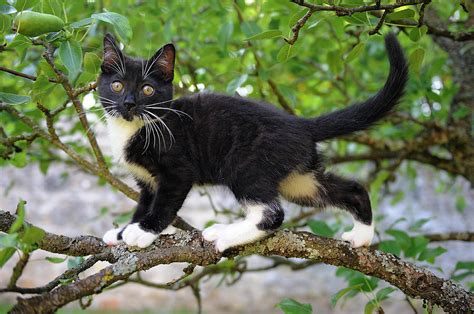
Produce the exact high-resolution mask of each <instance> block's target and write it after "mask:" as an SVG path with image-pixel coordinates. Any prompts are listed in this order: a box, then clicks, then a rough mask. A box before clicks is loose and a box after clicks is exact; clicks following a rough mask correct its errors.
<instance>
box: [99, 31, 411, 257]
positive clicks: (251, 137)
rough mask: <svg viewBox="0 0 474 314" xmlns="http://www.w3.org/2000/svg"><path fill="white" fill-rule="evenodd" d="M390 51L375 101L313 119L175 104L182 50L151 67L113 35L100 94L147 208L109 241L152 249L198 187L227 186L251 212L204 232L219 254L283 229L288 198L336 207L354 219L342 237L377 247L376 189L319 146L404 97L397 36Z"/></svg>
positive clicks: (195, 99)
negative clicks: (342, 169)
mask: <svg viewBox="0 0 474 314" xmlns="http://www.w3.org/2000/svg"><path fill="white" fill-rule="evenodd" d="M385 45H386V49H387V52H388V58H389V61H390V73H389V76H388V79H387V81H386V83H385V85H384V87H383V88H382V89H381V90H380V91H379V92H378V93H377V94H376V95H375V96H373V97H371V98H369V99H368V100H366V101H364V102H361V103H358V104H355V105H352V106H350V107H348V108H345V109H342V110H337V111H334V112H332V113H329V114H326V115H323V116H320V117H317V118H312V119H304V118H300V117H296V116H292V115H289V114H287V113H285V112H283V111H281V110H278V109H277V108H275V107H274V106H271V105H267V104H264V103H262V102H258V101H255V100H251V99H246V98H241V97H235V96H228V95H220V94H214V93H199V94H196V95H193V96H187V97H182V98H178V99H173V87H172V81H173V76H174V60H175V48H174V46H173V45H172V44H167V45H165V46H163V47H162V48H161V49H159V50H158V51H157V52H156V54H155V55H154V56H153V57H152V58H151V59H149V60H142V59H134V58H131V57H128V56H124V55H123V54H122V52H121V51H120V49H119V48H118V47H117V45H116V43H115V40H114V38H113V37H112V36H111V35H109V34H108V35H106V36H105V38H104V60H103V64H102V66H101V68H102V74H101V75H100V77H99V84H98V90H99V94H100V99H101V102H102V105H103V107H104V108H105V110H106V112H107V114H108V119H107V124H108V129H109V131H110V140H111V144H112V146H113V152H114V156H115V158H116V159H117V160H118V162H120V163H121V164H123V165H124V166H125V167H126V168H127V169H128V170H129V171H130V172H131V174H133V176H134V177H135V179H136V181H137V183H138V185H139V187H140V189H141V194H140V201H139V203H138V207H137V209H136V211H135V213H134V215H133V218H132V221H131V222H130V223H129V224H128V225H127V226H126V227H125V228H118V229H113V230H110V231H108V232H107V233H106V234H105V235H104V237H103V240H104V241H105V242H106V243H108V244H111V245H113V244H115V243H117V242H118V241H120V240H122V239H123V241H125V243H126V244H127V245H130V246H138V247H141V248H144V247H147V246H149V245H150V244H151V243H152V242H153V241H154V240H155V239H156V238H157V237H158V234H159V233H160V232H161V231H163V229H165V228H166V227H167V226H168V225H169V224H170V223H171V222H172V221H173V220H174V218H175V217H176V214H177V212H178V210H179V209H180V208H181V206H182V204H183V202H184V200H185V199H186V197H187V195H188V192H189V191H190V190H191V188H192V187H193V185H202V184H211V185H225V186H227V187H228V188H229V189H230V190H231V191H232V192H233V193H234V195H235V197H236V198H237V200H238V201H239V203H240V204H241V205H242V206H243V207H245V209H246V211H247V215H246V218H245V219H243V220H242V221H239V222H235V223H232V224H215V225H212V226H211V227H209V228H207V229H205V230H204V231H203V233H202V235H203V237H204V239H206V240H208V241H213V242H214V243H215V246H216V248H217V249H218V250H219V251H221V252H222V251H224V250H225V249H227V248H229V247H233V246H237V245H241V244H245V243H249V242H252V241H255V240H258V239H261V238H262V237H264V236H265V235H267V234H268V233H269V232H270V231H272V230H275V229H277V228H278V227H280V225H281V224H282V222H283V217H284V213H283V209H282V208H281V205H280V201H279V197H280V196H281V197H283V198H284V199H286V200H289V201H291V202H294V203H296V204H299V205H303V206H316V207H325V206H329V205H330V206H336V207H339V208H341V209H344V210H346V211H348V212H349V213H351V214H352V216H353V218H354V227H353V229H352V230H351V231H349V232H346V233H344V234H343V235H342V239H344V240H346V241H349V242H350V243H351V245H352V246H353V247H360V246H364V245H369V244H370V243H371V241H372V238H373V235H374V223H373V220H372V211H371V206H370V200H369V196H368V193H367V191H366V190H365V189H364V188H363V187H362V185H360V184H359V183H357V182H355V181H353V180H348V179H345V178H341V177H339V176H337V175H335V174H333V173H330V172H327V171H325V168H324V165H323V162H322V160H323V157H322V155H321V153H320V152H318V150H317V145H316V143H318V142H321V141H324V140H328V139H331V138H335V137H338V136H342V135H347V134H350V133H353V132H356V131H360V130H364V129H367V128H368V127H370V126H371V125H373V124H374V123H375V122H377V121H378V120H380V119H381V118H383V117H385V116H386V115H387V114H389V113H390V111H391V110H392V109H393V108H394V106H396V104H397V102H398V101H399V99H400V97H401V96H402V95H403V91H404V88H405V84H406V81H407V78H408V67H407V63H406V60H405V57H404V54H403V51H402V49H401V47H400V45H399V43H398V41H397V39H396V36H395V35H393V34H389V35H388V36H386V38H385Z"/></svg>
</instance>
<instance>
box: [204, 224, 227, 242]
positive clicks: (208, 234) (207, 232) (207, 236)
mask: <svg viewBox="0 0 474 314" xmlns="http://www.w3.org/2000/svg"><path fill="white" fill-rule="evenodd" d="M226 226H227V225H225V224H213V225H212V226H210V227H207V228H206V229H204V230H203V231H202V237H203V238H204V240H206V241H209V242H213V241H216V240H217V239H218V238H219V236H220V234H222V233H223V232H224V230H225V227H226Z"/></svg>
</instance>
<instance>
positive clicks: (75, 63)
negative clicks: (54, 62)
mask: <svg viewBox="0 0 474 314" xmlns="http://www.w3.org/2000/svg"><path fill="white" fill-rule="evenodd" d="M59 57H60V58H61V61H62V62H63V64H64V66H65V67H66V69H67V70H68V72H69V76H70V77H75V76H76V75H77V74H78V73H79V71H80V70H81V66H82V48H81V46H80V45H79V43H78V42H77V41H75V40H73V39H69V40H67V41H63V42H62V43H61V45H60V46H59Z"/></svg>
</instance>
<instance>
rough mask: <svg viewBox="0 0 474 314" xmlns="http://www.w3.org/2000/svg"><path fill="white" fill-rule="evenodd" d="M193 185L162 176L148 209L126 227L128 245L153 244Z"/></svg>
mask: <svg viewBox="0 0 474 314" xmlns="http://www.w3.org/2000/svg"><path fill="white" fill-rule="evenodd" d="M191 187H192V184H190V183H185V182H183V181H182V180H179V179H176V178H174V179H171V178H163V177H161V178H160V184H159V187H158V189H157V190H156V192H155V194H154V196H153V200H152V201H151V204H150V206H149V209H148V211H146V213H145V215H143V217H141V219H139V220H137V221H136V222H133V223H131V224H129V225H128V226H127V227H125V229H124V230H123V232H122V238H123V241H124V242H125V243H126V244H127V245H128V246H138V247H140V248H145V247H148V246H149V245H151V244H152V243H153V241H155V239H156V238H158V235H159V234H160V232H162V231H163V230H164V229H165V228H166V227H168V226H169V225H170V224H171V223H172V222H173V220H174V219H175V218H176V214H177V212H178V210H179V209H180V208H181V206H182V205H183V202H184V200H185V199H186V196H187V195H188V192H189V190H190V189H191Z"/></svg>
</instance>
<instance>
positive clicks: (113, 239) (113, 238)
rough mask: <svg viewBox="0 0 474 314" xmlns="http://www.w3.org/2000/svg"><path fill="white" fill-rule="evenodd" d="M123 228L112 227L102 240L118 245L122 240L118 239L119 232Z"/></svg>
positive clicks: (108, 243)
mask: <svg viewBox="0 0 474 314" xmlns="http://www.w3.org/2000/svg"><path fill="white" fill-rule="evenodd" d="M121 230H122V228H115V229H110V230H109V231H107V232H106V233H105V234H104V236H103V237H102V241H104V242H105V243H106V244H107V245H116V244H118V243H119V242H120V240H119V239H118V234H119V233H120V231H121Z"/></svg>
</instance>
